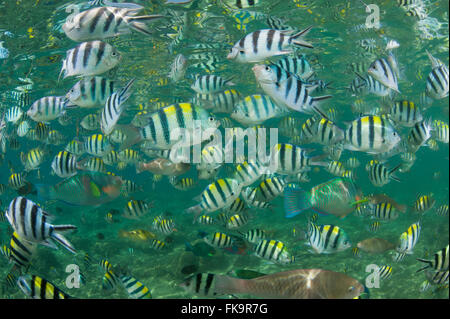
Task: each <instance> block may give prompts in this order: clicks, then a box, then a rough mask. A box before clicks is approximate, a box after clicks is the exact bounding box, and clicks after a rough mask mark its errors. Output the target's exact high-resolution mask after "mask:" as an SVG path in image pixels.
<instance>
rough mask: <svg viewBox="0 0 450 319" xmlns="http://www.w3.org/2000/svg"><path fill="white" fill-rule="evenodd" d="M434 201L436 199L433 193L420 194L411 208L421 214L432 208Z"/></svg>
mask: <svg viewBox="0 0 450 319" xmlns="http://www.w3.org/2000/svg"><path fill="white" fill-rule="evenodd" d="M435 203H436V200H435V199H434V197H433V195H431V194H430V195H421V196H419V197H418V198H417V200H416V201H415V202H414V205H413V208H414V211H416V212H417V213H422V214H423V213H425V212H426V211H428V210H430V209H432V208H433V206H434V204H435Z"/></svg>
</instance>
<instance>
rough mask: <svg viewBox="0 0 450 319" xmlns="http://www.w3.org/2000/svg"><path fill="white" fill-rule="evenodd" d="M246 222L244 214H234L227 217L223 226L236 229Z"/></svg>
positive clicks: (246, 218)
mask: <svg viewBox="0 0 450 319" xmlns="http://www.w3.org/2000/svg"><path fill="white" fill-rule="evenodd" d="M247 223H248V217H247V215H246V214H234V215H232V216H230V217H229V219H228V221H227V223H226V225H225V227H226V228H227V229H236V228H240V227H242V226H245V225H246V224H247Z"/></svg>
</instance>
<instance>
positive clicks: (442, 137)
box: [432, 121, 450, 144]
mask: <svg viewBox="0 0 450 319" xmlns="http://www.w3.org/2000/svg"><path fill="white" fill-rule="evenodd" d="M432 133H433V136H434V137H435V138H436V140H438V141H439V142H442V143H446V144H448V143H449V141H450V129H449V126H448V124H447V123H445V122H443V121H433V129H432Z"/></svg>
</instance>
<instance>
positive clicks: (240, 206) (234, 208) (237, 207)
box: [224, 197, 247, 214]
mask: <svg viewBox="0 0 450 319" xmlns="http://www.w3.org/2000/svg"><path fill="white" fill-rule="evenodd" d="M245 210H247V205H246V204H245V201H243V200H242V199H241V198H240V197H238V198H236V199H235V200H234V202H233V203H232V204H231V205H230V206H228V207H226V208H224V211H225V212H227V213H229V214H240V213H242V212H244V211H245Z"/></svg>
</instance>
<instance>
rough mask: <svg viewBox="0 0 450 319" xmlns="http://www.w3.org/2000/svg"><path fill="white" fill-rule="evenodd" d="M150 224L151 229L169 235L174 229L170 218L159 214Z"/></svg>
mask: <svg viewBox="0 0 450 319" xmlns="http://www.w3.org/2000/svg"><path fill="white" fill-rule="evenodd" d="M152 226H153V229H155V230H156V231H158V232H160V233H163V234H165V235H169V234H171V233H173V232H174V231H175V230H176V229H175V223H174V221H173V220H172V219H170V218H169V219H167V218H163V217H161V216H157V217H155V218H154V219H153V224H152Z"/></svg>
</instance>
